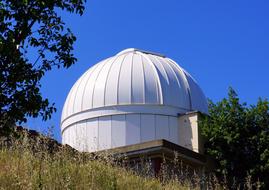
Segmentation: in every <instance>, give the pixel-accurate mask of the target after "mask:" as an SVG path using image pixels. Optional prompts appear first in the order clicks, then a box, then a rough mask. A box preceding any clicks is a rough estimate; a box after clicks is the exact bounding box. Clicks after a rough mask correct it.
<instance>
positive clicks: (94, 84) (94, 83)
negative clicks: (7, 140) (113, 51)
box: [91, 58, 111, 108]
mask: <svg viewBox="0 0 269 190" xmlns="http://www.w3.org/2000/svg"><path fill="white" fill-rule="evenodd" d="M109 60H111V58H110V59H109ZM109 60H106V61H105V62H104V63H103V65H102V67H101V68H100V70H99V72H98V73H97V76H96V78H95V80H94V82H93V89H92V100H91V101H92V108H94V105H93V99H94V94H95V86H96V81H97V79H98V77H99V75H100V73H101V71H102V70H103V68H104V66H105V65H106V64H107V62H108V61H109Z"/></svg>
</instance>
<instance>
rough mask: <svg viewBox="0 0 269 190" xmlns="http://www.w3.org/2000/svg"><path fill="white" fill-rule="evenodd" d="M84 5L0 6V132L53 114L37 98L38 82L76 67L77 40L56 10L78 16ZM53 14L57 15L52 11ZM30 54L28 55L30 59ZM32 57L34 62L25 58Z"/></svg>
mask: <svg viewBox="0 0 269 190" xmlns="http://www.w3.org/2000/svg"><path fill="white" fill-rule="evenodd" d="M84 3H85V1H84V0H20V1H14V0H3V1H1V2H0V71H1V74H0V85H1V87H0V92H1V94H0V107H1V110H0V127H10V126H13V125H14V124H15V123H16V122H25V121H26V117H38V116H42V118H43V119H44V120H47V119H49V118H50V117H51V114H52V113H53V112H55V111H56V109H55V108H54V104H52V105H50V103H49V101H48V100H47V99H45V98H43V97H42V95H41V93H40V90H39V89H40V80H41V78H42V77H43V76H44V75H45V73H46V72H47V71H49V70H51V69H53V68H61V67H64V68H68V67H70V66H71V65H73V64H74V63H75V62H76V60H77V59H76V58H75V56H74V54H73V53H72V51H73V45H74V42H75V41H76V37H75V36H74V35H73V33H72V31H71V30H70V29H69V28H67V27H66V26H65V23H64V21H63V20H62V18H61V17H60V16H59V15H58V13H59V11H58V10H59V9H61V10H63V11H66V12H69V13H76V14H80V15H82V14H83V12H84ZM56 10H57V11H56ZM29 53H31V56H29ZM32 55H36V59H32V60H30V59H29V57H32Z"/></svg>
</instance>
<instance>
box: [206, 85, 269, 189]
mask: <svg viewBox="0 0 269 190" xmlns="http://www.w3.org/2000/svg"><path fill="white" fill-rule="evenodd" d="M209 115H210V116H204V117H203V120H202V122H201V128H202V134H203V135H204V136H205V137H206V139H207V142H206V143H205V149H206V153H207V154H209V155H211V156H213V157H214V158H215V159H216V162H217V168H216V172H217V174H218V177H219V178H221V179H222V180H223V179H226V181H227V184H228V186H229V188H231V189H232V188H237V187H240V188H243V185H244V184H246V179H247V178H249V177H251V180H252V182H258V181H259V182H260V185H261V186H262V188H263V189H269V180H268V179H269V102H268V101H267V100H266V99H265V100H262V99H259V100H258V102H257V104H256V105H250V106H247V104H246V103H243V104H241V103H240V102H239V98H238V95H237V94H236V92H235V91H234V90H233V89H232V88H230V89H229V93H228V99H226V98H224V99H223V100H222V101H220V102H218V103H216V104H215V103H213V102H212V101H209Z"/></svg>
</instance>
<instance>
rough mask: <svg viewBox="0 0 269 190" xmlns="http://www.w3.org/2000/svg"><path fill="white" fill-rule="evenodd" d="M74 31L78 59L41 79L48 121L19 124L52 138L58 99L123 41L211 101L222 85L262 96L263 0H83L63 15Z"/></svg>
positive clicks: (268, 17)
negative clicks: (52, 108)
mask: <svg viewBox="0 0 269 190" xmlns="http://www.w3.org/2000/svg"><path fill="white" fill-rule="evenodd" d="M62 17H63V19H64V20H65V22H66V23H67V25H68V26H69V27H70V28H71V29H72V30H73V32H74V33H75V35H76V36H77V42H76V44H75V51H74V53H75V55H76V57H77V58H78V62H77V63H76V64H75V65H74V66H72V67H71V68H69V69H68V70H65V69H62V70H57V69H55V70H54V71H52V72H49V73H48V74H47V75H46V76H45V77H44V79H43V80H42V90H41V91H42V94H43V96H44V97H48V98H49V99H50V101H51V102H55V103H56V108H57V113H55V114H54V115H53V117H52V119H51V120H49V121H47V122H41V120H40V119H30V120H29V121H28V123H26V124H25V125H24V126H29V127H30V128H33V129H36V130H39V131H46V130H47V128H48V127H50V126H54V135H55V138H56V139H57V140H60V139H61V137H60V136H61V135H60V117H61V110H62V107H63V104H64V101H65V98H66V96H67V94H68V92H69V90H70V88H71V87H72V85H73V84H74V83H75V81H76V80H77V79H78V78H79V77H80V76H81V75H82V74H83V73H84V72H85V71H86V70H87V69H88V68H89V67H91V66H92V65H93V64H95V63H97V62H98V61H100V60H102V59H104V58H107V57H109V56H112V55H114V54H116V53H117V52H119V51H121V50H123V49H125V48H130V47H134V48H139V49H144V50H150V51H154V52H159V53H162V54H165V55H166V56H168V57H170V58H172V59H174V60H175V61H176V62H177V63H178V64H179V65H181V66H182V67H183V68H185V69H186V70H187V71H188V72H189V73H190V74H191V75H192V76H193V77H194V78H195V79H196V80H197V82H198V84H199V85H200V86H201V88H202V89H203V91H204V93H205V95H206V96H207V97H208V98H210V99H212V100H213V101H215V102H216V101H218V100H220V99H222V98H223V97H225V96H226V95H227V90H228V87H229V86H232V87H233V88H234V89H235V90H236V91H237V92H238V94H239V96H240V98H241V100H242V101H245V102H248V103H250V104H254V103H255V102H256V101H257V99H258V97H263V98H268V97H269V74H268V71H269V1H267V0H225V1H216V0H203V1H197V0H196V1H195V0H136V1H126V0H113V1H112V0H88V2H87V4H86V10H85V14H84V15H83V16H82V17H80V16H75V15H68V14H62Z"/></svg>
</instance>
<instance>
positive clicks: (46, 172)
mask: <svg viewBox="0 0 269 190" xmlns="http://www.w3.org/2000/svg"><path fill="white" fill-rule="evenodd" d="M32 140H33V139H31V138H29V137H27V136H22V137H20V138H19V139H17V138H16V139H15V140H14V141H13V142H12V143H10V142H9V143H6V144H9V145H2V146H1V149H0V168H1V170H0V189H27V190H28V189H104V190H109V189H123V190H125V189H134V190H137V189H143V190H144V189H145V190H147V189H152V190H158V189H160V190H161V189H162V190H163V189H167V190H177V189H189V188H190V187H192V189H198V187H199V184H196V185H193V184H191V183H190V182H188V181H185V182H184V183H183V182H182V183H180V181H178V180H176V179H175V178H169V179H167V180H164V179H161V178H153V177H150V176H147V175H142V176H140V175H137V174H136V173H135V172H134V171H133V170H131V169H128V168H126V167H120V166H119V164H117V163H115V162H114V161H113V159H111V158H112V157H111V155H105V154H103V155H98V157H99V158H97V157H96V156H94V157H93V156H90V155H89V154H83V153H78V152H76V151H75V150H73V149H72V148H70V147H65V146H62V147H61V148H60V149H58V150H57V151H54V152H49V151H47V150H46V149H47V148H46V146H47V145H46V144H44V142H45V141H46V139H44V138H43V137H38V138H37V141H36V142H35V144H33V142H34V141H32ZM41 142H42V143H41ZM10 145H12V146H10ZM33 145H34V146H33ZM33 147H34V148H33ZM147 168H149V167H144V170H145V171H144V172H145V173H144V174H146V173H147V172H149V171H146V170H147Z"/></svg>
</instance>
